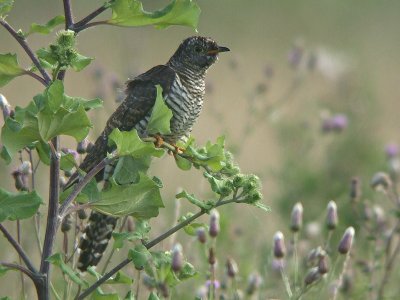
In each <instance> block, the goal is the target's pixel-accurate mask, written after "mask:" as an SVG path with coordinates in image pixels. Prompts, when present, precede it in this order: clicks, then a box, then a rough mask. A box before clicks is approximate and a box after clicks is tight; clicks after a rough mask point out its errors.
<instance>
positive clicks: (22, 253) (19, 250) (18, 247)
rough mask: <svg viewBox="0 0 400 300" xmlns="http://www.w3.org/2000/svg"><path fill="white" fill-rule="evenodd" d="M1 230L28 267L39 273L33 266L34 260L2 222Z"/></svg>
mask: <svg viewBox="0 0 400 300" xmlns="http://www.w3.org/2000/svg"><path fill="white" fill-rule="evenodd" d="M0 230H1V231H2V232H3V234H4V236H5V237H6V239H7V240H8V241H9V242H10V244H11V245H12V246H13V247H14V249H15V250H16V251H17V253H18V254H19V256H20V257H21V258H22V260H23V261H24V263H25V264H26V266H27V267H28V269H29V270H30V271H31V272H33V273H37V270H36V268H35V267H34V266H33V264H32V262H31V261H30V259H29V257H28V255H27V254H26V253H25V251H24V249H22V247H21V245H20V244H18V242H17V241H16V240H15V239H14V238H13V237H12V236H11V234H10V233H9V232H8V231H7V229H6V228H5V227H4V226H3V225H2V224H0Z"/></svg>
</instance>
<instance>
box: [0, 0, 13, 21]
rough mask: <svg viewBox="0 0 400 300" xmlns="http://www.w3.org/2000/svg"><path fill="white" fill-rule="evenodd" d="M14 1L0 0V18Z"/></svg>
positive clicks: (10, 7)
mask: <svg viewBox="0 0 400 300" xmlns="http://www.w3.org/2000/svg"><path fill="white" fill-rule="evenodd" d="M13 5H14V0H0V17H4V15H5V14H7V13H8V12H9V11H10V10H11V9H12V7H13Z"/></svg>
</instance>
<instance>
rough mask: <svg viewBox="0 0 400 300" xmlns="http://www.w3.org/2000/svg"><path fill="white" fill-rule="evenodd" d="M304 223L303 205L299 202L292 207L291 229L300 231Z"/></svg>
mask: <svg viewBox="0 0 400 300" xmlns="http://www.w3.org/2000/svg"><path fill="white" fill-rule="evenodd" d="M302 224H303V205H302V204H301V203H300V202H297V203H296V204H295V205H294V206H293V209H292V215H291V223H290V229H291V230H292V231H293V232H298V231H299V230H300V228H301V226H302Z"/></svg>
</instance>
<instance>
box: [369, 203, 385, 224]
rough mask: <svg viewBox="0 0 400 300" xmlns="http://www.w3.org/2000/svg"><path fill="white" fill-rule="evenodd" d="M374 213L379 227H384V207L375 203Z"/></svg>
mask: <svg viewBox="0 0 400 300" xmlns="http://www.w3.org/2000/svg"><path fill="white" fill-rule="evenodd" d="M372 215H373V217H374V220H375V223H376V225H377V226H378V227H383V226H384V225H385V221H386V218H385V211H384V210H383V208H382V207H380V206H379V205H374V206H373V207H372Z"/></svg>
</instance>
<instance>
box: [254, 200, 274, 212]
mask: <svg viewBox="0 0 400 300" xmlns="http://www.w3.org/2000/svg"><path fill="white" fill-rule="evenodd" d="M252 205H254V206H255V207H258V208H260V209H262V210H263V211H265V212H270V211H271V208H270V207H269V206H267V205H265V204H264V203H262V202H260V201H257V202H255V203H253V204H252Z"/></svg>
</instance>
